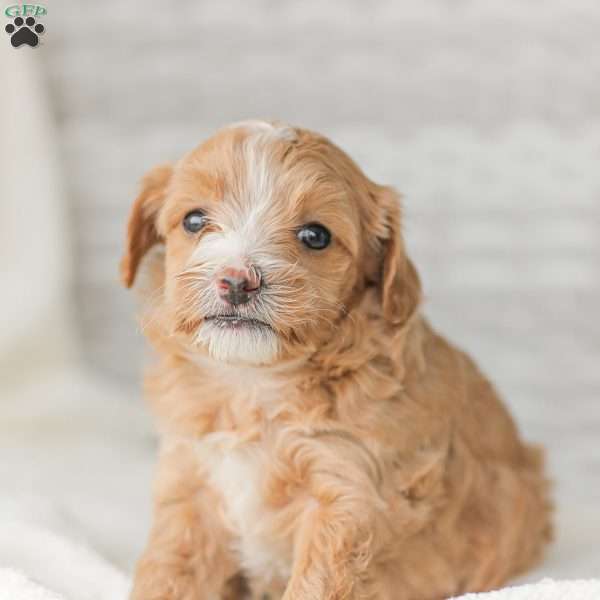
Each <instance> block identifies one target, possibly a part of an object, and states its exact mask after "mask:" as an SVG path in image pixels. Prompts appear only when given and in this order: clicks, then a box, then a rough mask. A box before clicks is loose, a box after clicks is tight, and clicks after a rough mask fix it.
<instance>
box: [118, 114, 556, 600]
mask: <svg viewBox="0 0 600 600" xmlns="http://www.w3.org/2000/svg"><path fill="white" fill-rule="evenodd" d="M151 248H153V252H152V253H150V254H151V255H152V258H150V257H149V258H148V260H147V261H145V263H146V264H145V269H144V271H145V273H146V275H147V276H146V282H145V288H144V291H143V296H144V297H145V298H146V299H147V302H146V306H145V308H144V311H143V317H142V323H143V327H144V330H145V333H146V334H147V336H148V338H149V339H150V342H151V343H152V345H153V346H154V348H155V349H156V351H157V355H158V361H157V364H156V365H155V366H154V367H153V368H152V370H151V372H150V373H149V374H148V376H147V378H146V388H147V395H148V396H149V399H150V402H151V404H152V407H153V410H154V412H155V414H156V416H157V419H158V423H159V426H160V434H161V443H160V456H159V464H158V473H157V477H156V486H155V506H154V525H153V527H152V531H151V533H150V538H149V541H148V545H147V548H146V550H145V552H144V554H143V556H142V558H141V560H140V561H139V564H138V566H137V571H136V574H135V580H134V585H133V592H132V598H133V599H134V600H214V599H229V600H234V599H240V600H241V599H242V598H256V599H262V598H270V599H271V600H278V599H280V598H283V599H284V600H346V599H348V600H349V599H361V600H366V599H377V600H434V599H441V598H446V597H448V596H451V595H455V594H459V593H461V592H465V591H481V590H489V589H491V588H495V587H498V586H500V585H501V584H502V583H503V582H505V581H506V580H507V579H508V578H510V577H512V576H514V575H516V574H518V573H521V572H522V571H523V570H524V569H526V568H527V567H529V566H530V565H532V564H533V563H534V562H535V561H537V560H538V558H539V557H540V554H541V552H542V549H543V547H544V545H545V544H546V542H547V541H548V540H549V538H550V532H551V525H550V503H549V500H548V497H547V484H546V480H545V477H544V473H543V467H542V461H541V454H540V452H539V451H538V450H536V449H534V448H532V447H530V446H527V445H525V444H524V443H523V442H522V441H521V439H520V437H519V435H518V432H517V430H516V428H515V425H514V423H513V421H512V419H511V417H510V416H509V414H508V412H507V411H506V409H505V408H504V406H503V405H502V403H501V402H500V400H499V399H498V397H497V395H496V392H495V391H494V389H493V387H492V385H491V384H490V383H489V381H488V380H487V379H486V378H485V376H484V375H482V374H481V372H480V371H479V370H478V368H477V366H476V365H475V363H474V362H473V361H472V360H471V359H470V358H469V357H468V356H467V355H466V354H465V353H463V352H462V351H460V350H459V349H458V348H456V347H454V346H452V345H451V344H450V343H448V342H447V341H446V340H445V339H444V338H442V337H441V336H440V335H438V334H437V333H436V332H435V331H434V330H433V329H432V327H431V326H430V325H429V324H428V322H427V321H426V320H425V318H424V317H423V316H422V315H421V313H420V311H419V305H420V301H421V286H420V283H419V277H418V275H417V272H416V270H415V268H414V266H413V264H412V262H411V261H410V259H409V258H408V256H407V253H406V250H405V247H404V243H403V240H402V234H401V211H400V204H399V199H398V195H397V194H396V193H395V192H394V191H393V190H392V189H390V188H388V187H383V186H380V185H377V184H375V183H373V182H372V181H370V180H369V179H367V177H365V175H364V174H363V173H362V172H361V171H360V169H359V168H358V167H357V166H356V165H355V164H354V163H353V162H352V160H351V159H350V158H349V157H348V156H347V155H346V154H344V153H343V152H342V151H341V150H340V149H339V148H337V147H336V146H335V145H333V144H332V143H331V142H330V141H328V140H327V139H325V138H324V137H322V136H320V135H318V134H316V133H313V132H310V131H306V130H304V129H299V128H295V127H290V126H286V125H283V124H279V123H268V122H262V121H260V122H258V121H257V122H253V121H252V122H244V123H240V124H236V125H233V126H230V127H227V128H225V129H223V130H221V131H219V132H218V133H217V134H216V135H215V136H214V137H212V138H211V139H209V140H208V141H207V142H205V143H203V144H202V145H201V146H200V147H198V148H197V149H195V150H193V151H192V152H190V153H189V154H187V155H186V156H184V157H183V158H182V159H181V160H180V161H179V162H177V163H176V164H174V165H172V166H171V165H165V166H160V167H157V168H155V169H154V170H152V171H151V172H150V173H149V174H148V175H147V176H146V177H145V178H144V180H143V184H142V190H141V194H140V195H139V197H138V198H137V200H136V201H135V204H134V205H133V209H132V212H131V216H130V220H129V226H128V233H127V243H126V251H125V256H124V258H123V261H122V277H123V280H124V283H125V285H127V286H131V285H132V284H133V283H134V279H135V277H136V271H137V270H138V267H139V266H140V263H141V261H142V258H143V257H144V256H145V255H146V254H147V253H148V251H149V250H150V249H151ZM156 250H158V251H156Z"/></svg>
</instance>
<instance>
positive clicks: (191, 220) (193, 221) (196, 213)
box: [183, 210, 206, 233]
mask: <svg viewBox="0 0 600 600" xmlns="http://www.w3.org/2000/svg"><path fill="white" fill-rule="evenodd" d="M204 225H206V215H205V214H204V213H203V212H202V211H201V210H193V211H192V212H189V213H188V214H187V215H185V217H184V218H183V228H184V229H185V230H186V231H187V232H188V233H198V232H199V231H200V230H201V229H202V228H203V227H204Z"/></svg>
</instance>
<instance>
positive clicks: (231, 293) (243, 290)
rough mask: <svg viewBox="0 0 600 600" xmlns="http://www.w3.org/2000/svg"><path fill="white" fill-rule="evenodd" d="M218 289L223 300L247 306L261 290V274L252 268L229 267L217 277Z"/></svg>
mask: <svg viewBox="0 0 600 600" xmlns="http://www.w3.org/2000/svg"><path fill="white" fill-rule="evenodd" d="M217 289H218V291H219V296H220V297H221V299H223V300H225V301H226V302H229V304H233V305H238V304H245V303H246V302H250V300H252V298H253V297H254V296H255V295H256V294H257V293H258V290H259V289H260V273H259V272H258V270H257V269H256V268H255V267H252V266H250V267H247V268H244V269H233V268H231V267H227V268H225V269H223V270H222V271H221V272H220V273H219V274H218V275H217Z"/></svg>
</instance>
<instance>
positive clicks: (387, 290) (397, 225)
mask: <svg viewBox="0 0 600 600" xmlns="http://www.w3.org/2000/svg"><path fill="white" fill-rule="evenodd" d="M375 194H376V201H377V204H378V205H379V210H380V215H381V217H380V219H379V229H380V233H379V235H378V237H379V240H380V243H381V245H382V247H381V254H380V256H381V258H380V273H381V276H380V280H379V285H380V289H381V305H382V308H383V316H384V317H385V319H386V320H387V321H389V322H390V323H391V324H393V325H402V324H404V323H405V322H406V321H407V320H408V319H409V318H410V317H411V316H412V314H413V313H414V312H415V311H416V310H417V308H418V306H419V303H420V301H421V282H420V280H419V275H418V273H417V270H416V269H415V267H414V265H413V263H412V261H411V260H410V259H409V258H408V256H407V255H406V250H405V247H404V242H403V239H402V232H401V213H400V198H399V196H398V194H397V193H396V192H395V191H394V190H393V189H392V188H388V187H378V189H377V191H376V192H375Z"/></svg>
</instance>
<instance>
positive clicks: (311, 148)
mask: <svg viewBox="0 0 600 600" xmlns="http://www.w3.org/2000/svg"><path fill="white" fill-rule="evenodd" d="M128 234H129V235H128V244H127V252H126V255H125V257H124V260H123V264H122V272H123V277H124V279H125V282H126V284H127V285H131V284H132V282H133V279H134V277H135V272H136V269H137V267H138V264H139V262H140V260H141V258H142V256H143V255H144V253H145V252H146V251H147V250H148V249H149V248H150V247H151V246H152V245H154V244H155V243H163V244H164V245H165V262H164V275H163V276H164V282H163V291H162V295H161V311H162V312H161V314H162V315H163V318H164V319H165V320H166V321H167V322H168V324H167V327H168V329H170V330H171V332H175V331H176V332H178V333H179V334H180V335H181V336H183V338H184V339H185V343H186V344H188V346H189V348H190V349H191V350H197V351H200V352H208V353H209V354H210V355H211V356H212V357H214V358H216V359H219V360H223V361H228V362H242V363H252V364H266V363H272V362H273V361H275V360H276V359H278V358H281V357H285V356H290V355H293V354H294V352H298V351H300V350H301V349H302V350H304V351H306V349H309V350H310V349H313V348H315V347H316V346H318V344H319V343H320V342H322V341H323V340H325V339H327V338H328V337H330V336H331V335H335V327H336V323H338V322H339V319H341V318H344V317H345V316H346V315H347V313H348V311H349V310H351V308H352V307H353V305H354V304H355V303H356V302H357V299H359V298H360V296H361V295H362V293H363V292H364V290H365V289H366V288H367V287H372V286H377V287H379V288H380V289H381V302H382V310H383V311H384V312H385V313H387V317H388V318H389V319H390V320H391V321H393V322H395V323H400V322H401V321H402V320H404V319H405V318H406V316H407V314H408V313H409V312H411V311H412V310H413V309H414V305H416V302H417V297H416V296H415V290H409V288H411V287H413V288H414V287H415V282H414V281H413V282H409V281H408V279H410V278H411V276H412V275H414V271H413V270H412V269H411V268H409V264H408V261H407V260H406V258H405V257H404V253H403V247H402V244H401V241H400V238H399V235H400V234H399V209H398V205H397V199H396V197H395V196H394V195H393V194H392V193H391V192H390V190H389V189H387V188H381V187H379V186H376V185H375V184H373V183H372V182H370V181H369V180H368V179H367V178H366V177H365V176H364V175H362V173H361V172H360V171H359V169H358V168H357V167H356V166H355V165H354V163H353V162H352V161H351V160H350V159H349V158H348V157H347V156H346V155H345V154H344V153H343V152H342V151H341V150H339V149H338V148H336V147H335V146H334V145H333V144H331V143H330V142H329V141H327V140H326V139H324V138H322V137H321V136H318V135H316V134H313V133H310V132H307V131H304V130H299V129H294V128H291V127H287V126H280V125H273V124H270V123H266V122H247V123H242V124H240V125H237V126H232V127H230V128H227V129H224V130H222V131H221V132H219V133H218V134H217V135H215V136H214V137H213V138H211V139H210V140H208V141H207V142H205V143H204V144H203V145H201V146H200V147H199V148H197V149H196V150H194V151H193V152H191V153H190V154H189V155H187V156H185V157H184V158H183V159H182V160H181V161H180V162H179V163H177V164H176V165H175V166H174V167H169V166H166V167H158V168H157V169H155V170H154V171H152V172H150V173H149V175H148V176H147V177H146V179H145V181H144V186H143V190H142V193H141V195H140V197H139V198H138V199H137V201H136V204H135V205H134V208H133V211H132V215H131V218H130V223H129V231H128ZM414 276H415V277H416V275H414ZM416 285H417V287H418V282H417V284H416ZM411 295H412V297H411V298H409V296H411ZM417 295H418V291H417ZM409 304H410V305H411V306H409Z"/></svg>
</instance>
